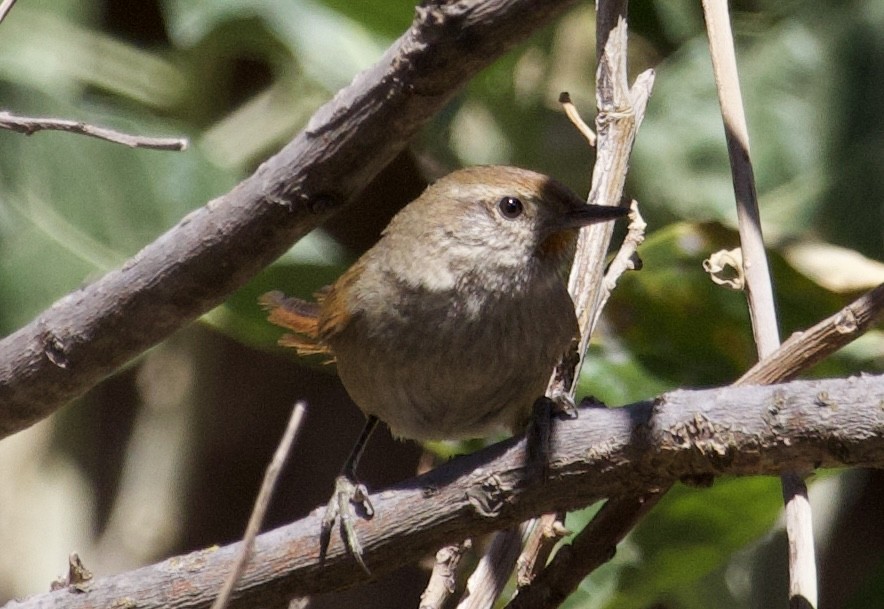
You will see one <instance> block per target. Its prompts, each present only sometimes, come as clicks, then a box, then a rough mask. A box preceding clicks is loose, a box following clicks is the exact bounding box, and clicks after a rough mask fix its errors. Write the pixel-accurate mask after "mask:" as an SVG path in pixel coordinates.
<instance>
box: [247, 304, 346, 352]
mask: <svg viewBox="0 0 884 609" xmlns="http://www.w3.org/2000/svg"><path fill="white" fill-rule="evenodd" d="M258 303H259V304H260V305H261V306H262V307H263V308H264V309H265V310H266V311H268V315H267V320H268V321H269V322H270V323H272V324H274V325H277V326H280V327H282V328H285V329H287V330H291V331H292V332H294V334H284V335H283V336H282V337H281V338H280V339H279V344H280V345H282V346H283V347H293V348H295V349H297V350H298V353H299V354H300V355H316V354H318V353H324V354H330V353H331V351H330V349H329V348H328V346H327V345H326V344H324V343H323V342H322V340H321V339H320V338H319V312H320V308H319V305H318V304H317V303H315V302H307V301H306V300H301V299H300V298H293V297H288V296H286V295H285V294H283V293H282V292H278V291H274V292H267V293H266V294H264V295H263V296H261V297H260V298H259V299H258Z"/></svg>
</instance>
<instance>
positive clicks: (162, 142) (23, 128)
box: [0, 111, 187, 151]
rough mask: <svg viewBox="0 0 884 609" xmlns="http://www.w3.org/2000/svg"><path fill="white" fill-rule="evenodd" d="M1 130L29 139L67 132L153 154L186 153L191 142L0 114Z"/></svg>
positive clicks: (46, 119)
mask: <svg viewBox="0 0 884 609" xmlns="http://www.w3.org/2000/svg"><path fill="white" fill-rule="evenodd" d="M0 129H9V130H10V131H17V132H18V133H24V134H25V135H33V134H35V133H37V132H38V131H44V130H47V131H66V132H67V133H76V134H79V135H88V136H89V137H95V138H98V139H100V140H105V141H107V142H113V143H114V144H123V145H124V146H129V147H130V148H147V149H149V150H178V151H180V150H186V149H187V139H186V138H175V137H145V136H141V135H129V134H128V133H122V132H120V131H114V130H113V129H108V128H106V127H97V126H95V125H90V124H88V123H83V122H80V121H70V120H66V119H61V118H33V117H27V116H15V115H13V114H10V113H9V112H3V111H0Z"/></svg>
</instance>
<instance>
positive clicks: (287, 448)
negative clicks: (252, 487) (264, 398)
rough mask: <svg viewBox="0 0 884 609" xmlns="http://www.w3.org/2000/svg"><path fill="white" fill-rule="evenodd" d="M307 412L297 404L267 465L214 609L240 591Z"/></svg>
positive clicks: (302, 404)
mask: <svg viewBox="0 0 884 609" xmlns="http://www.w3.org/2000/svg"><path fill="white" fill-rule="evenodd" d="M304 411H305V406H304V402H298V403H296V404H295V407H294V408H293V409H292V416H291V417H290V418H289V423H288V426H287V427H286V428H285V432H284V433H283V435H282V439H281V440H280V441H279V446H278V447H277V448H276V452H275V453H273V459H271V461H270V465H268V466H267V471H266V473H265V474H264V481H263V482H262V483H261V490H260V491H258V497H257V499H255V507H254V509H253V510H252V516H251V517H250V518H249V524H248V525H247V526H246V532H245V534H244V535H243V539H242V545H241V546H240V550H239V554H238V556H237V557H236V561H235V562H234V563H233V568H232V569H231V571H230V574H229V575H228V576H227V579H226V580H225V581H224V585H223V586H222V587H221V591H220V592H219V593H218V597H217V598H216V599H215V602H214V603H212V609H224V608H225V607H226V606H227V603H229V602H230V597H231V596H232V595H233V590H234V588H236V584H237V583H238V582H239V579H240V578H241V577H242V574H243V572H244V571H245V569H246V565H247V564H248V562H249V558H250V557H251V555H252V550H253V548H254V546H255V538H256V537H257V536H258V532H259V531H260V530H261V525H262V524H263V523H264V516H265V515H266V514H267V508H268V507H269V506H270V499H271V497H272V496H273V491H274V490H275V489H276V481H277V480H278V479H279V474H280V472H281V471H282V467H283V465H284V464H285V461H286V459H287V458H288V456H289V453H290V452H291V450H292V445H293V444H294V442H295V436H297V434H298V430H299V429H300V428H301V422H302V421H303V420H304Z"/></svg>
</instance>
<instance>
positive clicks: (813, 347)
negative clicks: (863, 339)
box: [735, 283, 884, 385]
mask: <svg viewBox="0 0 884 609" xmlns="http://www.w3.org/2000/svg"><path fill="white" fill-rule="evenodd" d="M882 317H884V283H882V284H881V285H879V286H877V287H875V288H874V289H872V290H869V291H868V292H866V293H865V294H863V295H862V296H860V297H859V298H857V299H856V300H854V301H853V302H852V303H850V304H849V305H847V306H846V307H844V308H843V309H841V310H840V311H838V312H837V313H835V314H834V315H830V316H829V317H827V318H825V319H824V320H822V321H821V322H819V323H817V324H815V325H814V326H812V327H810V328H808V329H807V330H804V331H802V332H796V333H794V334H793V335H792V336H790V337H789V338H788V339H786V341H785V342H783V344H782V345H780V347H779V348H778V349H777V350H776V351H774V352H773V353H772V354H771V355H770V357H766V358H765V359H763V360H761V361H760V362H759V363H757V364H755V365H754V366H752V368H751V369H750V370H749V371H748V372H746V374H744V375H743V376H741V377H740V379H739V380H738V381H737V382H736V383H735V384H737V385H768V384H772V383H782V382H783V381H788V380H792V379H794V378H796V377H797V376H798V374H799V373H801V372H803V371H805V370H807V369H809V368H810V367H811V366H813V365H814V364H816V363H818V362H820V361H822V360H823V359H825V358H826V357H828V356H829V355H831V354H832V353H834V352H835V351H837V350H838V349H840V348H841V347H843V346H844V345H846V344H848V343H850V342H852V341H853V340H855V339H856V338H857V337H858V336H862V335H863V334H865V333H866V332H867V331H868V330H869V329H871V328H872V326H874V325H875V324H876V323H878V321H879V320H880V319H881V318H882Z"/></svg>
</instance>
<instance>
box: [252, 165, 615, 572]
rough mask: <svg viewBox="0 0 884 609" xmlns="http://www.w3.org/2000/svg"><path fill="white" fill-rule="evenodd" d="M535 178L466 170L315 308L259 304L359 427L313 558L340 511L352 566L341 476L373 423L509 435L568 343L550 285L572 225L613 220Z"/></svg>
mask: <svg viewBox="0 0 884 609" xmlns="http://www.w3.org/2000/svg"><path fill="white" fill-rule="evenodd" d="M626 211H627V210H626V209H624V208H620V207H609V206H598V205H588V204H587V203H586V202H584V201H583V200H582V199H581V198H580V197H578V196H577V195H576V194H574V193H573V192H572V191H571V190H569V189H568V188H566V187H565V186H563V185H562V184H560V183H559V182H557V181H555V180H553V179H552V178H549V177H547V176H544V175H541V174H538V173H534V172H532V171H527V170H524V169H517V168H514V167H501V166H491V167H471V168H467V169H462V170H460V171H456V172H454V173H451V174H449V175H448V176H446V177H444V178H442V179H440V180H439V181H437V182H436V183H435V184H433V185H432V186H430V187H429V188H427V189H426V190H425V191H424V193H423V194H422V195H421V196H420V197H418V198H417V199H416V200H414V201H412V202H411V203H409V204H408V205H407V206H406V207H405V208H404V209H402V211H400V212H399V213H398V214H397V215H396V216H395V217H394V218H393V219H392V221H391V222H390V224H389V225H388V226H387V228H386V229H385V230H384V232H383V234H382V236H381V239H380V240H379V241H378V243H377V244H376V245H375V246H374V247H372V248H371V249H369V250H368V251H367V252H366V253H365V254H363V256H362V257H361V258H360V259H359V260H357V261H356V262H355V263H354V264H353V266H351V267H350V268H349V269H348V270H347V271H346V272H345V273H344V274H343V275H342V276H341V277H340V278H339V279H338V280H337V281H336V282H335V283H334V285H332V286H330V287H328V288H325V289H324V290H322V291H321V292H320V293H318V294H316V302H315V303H312V302H306V301H303V300H299V299H296V298H286V297H285V296H283V295H282V294H281V293H279V292H271V293H269V294H266V295H265V296H264V297H262V300H261V302H262V304H263V305H264V306H265V307H266V308H267V309H268V310H269V312H270V314H269V320H270V321H271V322H272V323H274V324H277V325H279V326H282V327H284V328H287V329H289V330H291V331H292V332H293V333H294V334H288V335H285V336H283V337H282V338H281V339H280V344H282V345H285V346H290V347H294V348H296V349H297V350H298V352H299V353H301V354H316V353H322V354H328V355H329V356H331V357H333V358H334V361H335V363H336V364H337V370H338V374H339V375H340V378H341V381H342V382H343V384H344V387H345V388H346V389H347V392H348V393H349V394H350V397H352V398H353V401H354V402H355V403H356V405H357V406H359V408H360V409H361V410H362V411H363V412H364V413H365V414H366V415H367V417H368V419H367V422H366V426H365V429H364V430H363V432H362V435H361V436H360V439H359V442H358V443H357V445H356V446H355V447H354V449H353V452H352V454H351V455H350V458H349V459H348V460H347V463H346V464H345V466H344V468H343V470H342V472H341V475H340V476H339V477H338V480H337V482H336V485H335V487H336V490H335V494H334V495H333V497H332V500H331V501H330V502H329V506H328V509H327V510H326V514H325V518H324V519H323V530H322V554H323V555H324V552H325V548H326V547H327V544H328V541H329V538H330V532H331V529H332V527H333V525H334V522H335V520H336V519H337V517H338V516H339V515H340V518H341V526H342V535H343V537H344V540H345V541H346V542H347V545H348V546H349V548H350V550H351V551H352V553H353V554H354V556H355V557H356V558H357V560H358V561H359V563H360V564H362V566H363V567H365V565H364V564H363V563H362V558H361V548H360V546H359V541H358V539H357V538H356V535H355V532H354V531H353V528H352V522H351V518H352V517H351V515H350V507H349V503H350V502H351V501H352V502H355V503H358V504H363V506H364V509H365V511H366V513H368V514H369V515H370V514H371V513H372V508H371V504H370V502H369V501H368V495H367V492H366V491H365V489H364V488H363V487H362V486H361V485H359V484H358V483H357V482H356V477H355V469H356V464H357V462H358V459H359V457H360V455H361V452H362V448H363V447H364V444H365V442H366V441H367V440H368V437H369V435H370V434H371V431H372V430H373V429H374V427H375V425H376V424H377V421H378V419H380V420H381V421H384V422H385V423H386V424H387V425H389V427H390V430H391V431H392V433H393V435H395V436H397V437H401V438H410V439H415V440H442V439H447V440H451V439H465V438H476V437H485V436H488V435H491V434H492V433H495V432H497V431H500V430H507V431H512V432H515V431H518V430H519V429H521V428H522V427H523V426H524V424H525V422H526V421H527V419H528V417H529V415H530V412H531V408H532V405H533V404H534V402H535V401H536V399H537V398H539V397H541V396H542V395H543V392H544V390H545V388H546V385H547V382H548V381H549V378H550V375H551V373H552V371H553V368H554V367H555V366H556V364H557V363H558V362H559V359H560V358H561V357H562V355H563V354H564V353H565V352H566V350H567V348H568V347H569V345H570V343H571V340H572V339H573V338H575V336H576V335H577V332H578V329H577V320H576V317H575V314H574V305H573V303H572V301H571V297H570V296H569V295H568V291H567V288H566V286H565V282H564V276H563V274H564V271H565V266H566V264H567V263H568V261H569V260H570V258H571V257H572V256H573V252H574V247H575V244H576V238H577V232H578V229H579V228H580V227H581V226H585V225H588V224H592V223H595V222H604V221H607V220H612V219H615V218H618V217H620V216H623V215H625V214H626Z"/></svg>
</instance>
